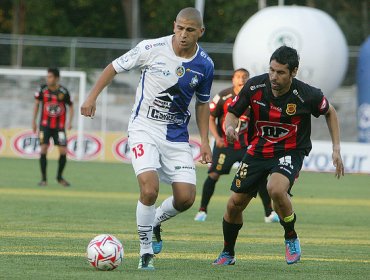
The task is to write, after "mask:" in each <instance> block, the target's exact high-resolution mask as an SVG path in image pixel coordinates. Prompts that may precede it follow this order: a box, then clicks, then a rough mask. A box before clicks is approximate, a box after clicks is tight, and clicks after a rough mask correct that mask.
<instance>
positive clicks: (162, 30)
mask: <svg viewBox="0 0 370 280" xmlns="http://www.w3.org/2000/svg"><path fill="white" fill-rule="evenodd" d="M123 1H124V0H106V1H102V0H55V1H52V0H18V2H23V3H24V5H25V9H26V16H25V33H26V34H34V35H55V36H78V37H108V38H109V37H110V38H126V37H127V36H128V31H127V25H126V21H125V16H124V12H123V5H122V3H123ZM138 1H139V0H138ZM16 2H17V1H12V0H1V2H0V33H11V32H12V15H13V4H14V3H16ZM277 2H278V1H277V0H268V1H267V5H268V6H271V5H276V4H277ZM362 2H364V1H363V0H361V1H360V0H359V1H347V0H330V1H328V0H286V1H285V4H286V5H307V4H310V5H314V6H315V7H316V8H318V9H322V10H323V11H325V12H327V13H329V14H330V15H331V16H332V17H333V18H334V19H335V20H336V21H337V22H338V24H339V25H340V27H341V28H342V30H343V32H344V34H345V36H346V38H347V41H348V43H349V45H360V44H361V43H362V42H363V40H364V39H365V38H366V37H367V36H368V34H366V30H363V29H364V25H365V26H366V24H367V26H369V23H365V24H364V22H363V17H362V14H363V13H364V11H363V8H362ZM369 5H370V4H368V6H369ZM187 6H194V0H182V1H173V0H140V22H141V37H142V38H155V37H160V36H164V35H167V34H169V33H171V32H172V29H173V25H172V23H173V21H174V19H175V17H176V14H177V13H178V11H179V10H180V9H182V8H184V7H187ZM257 7H258V5H257V0H228V1H225V0H208V1H206V8H205V15H204V20H205V25H206V33H205V35H204V38H203V39H202V40H203V41H206V42H233V41H234V40H235V37H236V34H237V32H238V31H239V29H240V28H241V26H242V25H243V24H244V23H245V22H246V21H247V20H248V18H249V17H250V16H251V15H253V14H254V13H255V12H257ZM368 8H369V7H368ZM367 28H369V27H367ZM367 30H368V29H367Z"/></svg>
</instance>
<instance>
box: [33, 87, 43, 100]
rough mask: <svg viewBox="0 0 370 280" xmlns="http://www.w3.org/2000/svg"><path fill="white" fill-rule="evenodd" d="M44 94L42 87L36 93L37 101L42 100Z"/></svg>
mask: <svg viewBox="0 0 370 280" xmlns="http://www.w3.org/2000/svg"><path fill="white" fill-rule="evenodd" d="M42 97H43V93H42V87H40V88H39V89H38V90H37V91H36V92H35V99H37V100H42Z"/></svg>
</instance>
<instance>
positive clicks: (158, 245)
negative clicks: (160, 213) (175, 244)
mask: <svg viewBox="0 0 370 280" xmlns="http://www.w3.org/2000/svg"><path fill="white" fill-rule="evenodd" d="M153 233H154V238H153V240H152V248H153V252H154V254H159V253H160V252H161V251H162V246H163V241H162V238H161V225H158V226H156V227H153Z"/></svg>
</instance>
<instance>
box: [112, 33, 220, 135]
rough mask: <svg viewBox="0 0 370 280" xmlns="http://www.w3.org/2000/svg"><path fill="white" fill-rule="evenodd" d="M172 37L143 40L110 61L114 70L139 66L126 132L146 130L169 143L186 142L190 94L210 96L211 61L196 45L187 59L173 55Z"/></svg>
mask: <svg viewBox="0 0 370 280" xmlns="http://www.w3.org/2000/svg"><path fill="white" fill-rule="evenodd" d="M172 36H173V35H170V36H166V37H162V38H158V39H153V40H144V41H142V42H140V43H139V44H138V45H137V46H136V47H135V48H133V49H132V50H130V51H128V52H127V53H125V54H124V55H122V56H121V57H119V58H117V59H115V60H114V61H113V62H112V64H113V67H114V69H115V70H116V72H117V73H120V72H124V71H129V70H131V69H134V68H140V69H141V79H140V82H139V85H138V87H137V90H136V99H135V104H134V107H133V109H132V114H131V118H130V122H129V127H128V131H129V133H130V132H131V131H135V130H146V131H150V133H154V134H155V135H157V136H159V137H163V138H164V139H167V140H168V141H171V142H188V140H189V134H188V129H187V125H188V123H189V120H190V112H189V110H188V107H189V103H190V101H191V99H192V97H193V95H194V94H195V95H196V98H197V100H198V101H199V102H202V103H206V102H208V101H209V99H210V90H211V86H212V81H213V71H214V69H213V62H212V59H211V58H210V57H209V56H208V55H207V53H206V52H205V51H204V50H203V49H202V48H201V47H199V46H198V49H197V51H196V53H195V55H194V56H193V57H191V58H189V59H186V58H182V57H178V56H176V54H175V52H174V50H173V48H172Z"/></svg>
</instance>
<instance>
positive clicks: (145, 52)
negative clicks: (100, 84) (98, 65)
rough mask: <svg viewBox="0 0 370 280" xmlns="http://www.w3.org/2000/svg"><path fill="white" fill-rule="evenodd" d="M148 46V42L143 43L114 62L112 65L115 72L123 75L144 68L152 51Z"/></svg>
mask: <svg viewBox="0 0 370 280" xmlns="http://www.w3.org/2000/svg"><path fill="white" fill-rule="evenodd" d="M146 46H147V43H146V41H141V42H140V43H139V44H137V46H136V47H135V48H133V49H131V50H129V51H128V52H127V53H125V54H123V55H122V56H120V57H118V58H116V59H115V60H113V62H112V65H113V68H114V70H115V71H116V72H117V73H121V72H125V71H130V70H131V69H135V68H140V67H143V66H144V65H145V63H146V61H147V59H148V56H149V53H150V51H151V50H150V48H147V47H146Z"/></svg>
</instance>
